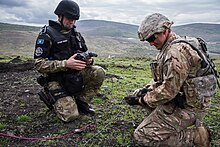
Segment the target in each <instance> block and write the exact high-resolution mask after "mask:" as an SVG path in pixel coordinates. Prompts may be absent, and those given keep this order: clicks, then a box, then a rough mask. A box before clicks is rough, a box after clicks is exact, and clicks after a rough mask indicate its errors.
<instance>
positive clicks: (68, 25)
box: [63, 16, 76, 30]
mask: <svg viewBox="0 0 220 147" xmlns="http://www.w3.org/2000/svg"><path fill="white" fill-rule="evenodd" d="M75 23H76V20H73V19H70V18H67V17H65V16H64V17H63V25H64V27H65V28H66V29H69V30H70V29H72V28H73V26H74V25H75Z"/></svg>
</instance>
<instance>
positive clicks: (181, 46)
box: [134, 32, 213, 147]
mask: <svg viewBox="0 0 220 147" xmlns="http://www.w3.org/2000/svg"><path fill="white" fill-rule="evenodd" d="M178 37H179V36H177V35H175V34H174V33H172V32H171V34H170V38H169V39H168V41H167V42H166V43H165V45H164V46H163V48H162V50H161V51H160V52H159V54H158V55H157V57H156V61H157V64H158V66H157V67H156V70H155V71H154V76H156V78H157V79H158V81H155V82H152V83H150V88H152V91H150V92H148V93H147V94H146V95H145V97H144V101H145V102H146V103H147V104H148V106H150V107H152V108H155V109H154V110H153V112H152V113H151V114H150V115H149V116H147V117H146V118H145V119H144V121H143V122H142V123H141V124H140V125H139V126H138V127H137V128H136V130H135V132H134V137H135V139H136V140H137V143H138V144H140V145H143V146H149V147H154V146H155V147H158V146H161V147H166V146H169V147H178V146H179V147H180V146H181V147H182V146H184V147H185V146H193V145H194V144H193V138H194V136H195V128H191V129H189V128H188V127H190V126H193V125H197V126H201V125H202V120H203V118H204V116H205V112H206V110H207V108H208V107H209V106H210V104H211V101H210V99H211V96H212V95H211V94H209V95H206V98H205V100H204V101H203V103H200V102H198V101H199V98H198V97H197V96H198V95H197V94H194V95H190V103H188V101H187V103H186V104H185V109H181V108H179V107H177V106H176V105H175V103H174V102H173V101H172V100H173V99H174V98H175V96H176V95H177V94H178V92H179V91H180V90H181V87H182V86H183V85H184V89H185V90H184V91H185V92H187V91H188V92H189V93H190V92H191V91H189V90H191V88H190V87H193V86H194V85H190V84H189V82H187V81H188V80H189V79H191V78H192V77H196V74H197V71H198V70H199V69H200V68H201V67H200V62H201V58H200V56H199V55H198V54H197V52H196V51H195V50H193V49H192V48H191V47H190V46H189V45H188V44H186V43H176V44H171V42H172V41H173V40H175V39H176V38H178ZM209 79H212V78H209ZM199 80H204V79H199ZM206 81H207V80H206ZM193 84H195V83H193ZM212 84H213V83H212ZM202 85H203V86H205V85H204V83H203V84H202ZM209 85H210V84H209ZM194 87H195V86H194ZM206 89H208V88H206ZM194 90H195V89H194ZM187 100H189V99H188V98H187ZM198 103H199V104H200V107H198ZM188 104H190V105H188Z"/></svg>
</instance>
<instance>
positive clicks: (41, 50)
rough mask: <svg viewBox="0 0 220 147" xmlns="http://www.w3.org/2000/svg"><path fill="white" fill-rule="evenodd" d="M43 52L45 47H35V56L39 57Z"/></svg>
mask: <svg viewBox="0 0 220 147" xmlns="http://www.w3.org/2000/svg"><path fill="white" fill-rule="evenodd" d="M42 54H43V49H42V48H41V47H37V48H36V49H35V56H37V57H39V56H41V55H42Z"/></svg>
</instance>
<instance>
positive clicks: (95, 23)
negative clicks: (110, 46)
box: [77, 20, 138, 38]
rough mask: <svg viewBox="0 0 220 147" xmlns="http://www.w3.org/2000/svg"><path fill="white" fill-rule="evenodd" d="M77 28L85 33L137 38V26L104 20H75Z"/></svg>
mask: <svg viewBox="0 0 220 147" xmlns="http://www.w3.org/2000/svg"><path fill="white" fill-rule="evenodd" d="M77 28H78V30H80V32H82V33H84V34H86V35H92V36H109V37H125V38H129V37H131V38H137V29H138V26H136V25H130V24H125V23H118V22H111V21H104V20H81V21H79V22H77Z"/></svg>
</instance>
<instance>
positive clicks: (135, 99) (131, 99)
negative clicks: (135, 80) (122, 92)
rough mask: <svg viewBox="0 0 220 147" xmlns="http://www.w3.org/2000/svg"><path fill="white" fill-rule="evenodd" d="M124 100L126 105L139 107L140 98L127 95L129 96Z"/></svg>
mask: <svg viewBox="0 0 220 147" xmlns="http://www.w3.org/2000/svg"><path fill="white" fill-rule="evenodd" d="M124 99H125V101H126V103H128V104H129V105H140V103H139V99H140V97H137V96H133V95H129V96H126V97H124Z"/></svg>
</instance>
